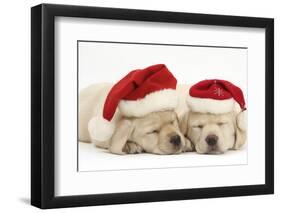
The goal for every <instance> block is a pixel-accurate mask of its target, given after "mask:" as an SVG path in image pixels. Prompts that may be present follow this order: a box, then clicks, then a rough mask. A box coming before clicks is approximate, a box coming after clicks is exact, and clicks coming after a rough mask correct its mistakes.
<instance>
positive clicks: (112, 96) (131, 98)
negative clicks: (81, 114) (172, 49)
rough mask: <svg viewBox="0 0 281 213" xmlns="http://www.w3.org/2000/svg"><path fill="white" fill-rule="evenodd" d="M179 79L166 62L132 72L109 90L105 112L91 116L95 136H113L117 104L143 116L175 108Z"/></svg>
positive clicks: (126, 111)
mask: <svg viewBox="0 0 281 213" xmlns="http://www.w3.org/2000/svg"><path fill="white" fill-rule="evenodd" d="M176 85H177V80H176V78H175V77H174V76H173V74H172V73H171V72H170V71H169V70H168V68H167V67H166V66H165V65H164V64H156V65H153V66H150V67H147V68H145V69H137V70H133V71H131V72H129V73H128V74H127V75H126V76H125V77H124V78H122V79H121V80H120V81H118V82H117V83H116V84H115V85H114V86H113V87H112V88H111V90H110V92H109V93H108V95H107V98H106V100H105V103H104V107H103V115H102V116H97V117H94V118H93V119H92V121H91V122H92V124H93V125H94V126H93V132H92V137H93V138H94V139H95V140H98V141H105V140H108V139H110V138H111V136H112V134H113V133H114V130H115V125H114V123H113V122H111V119H112V118H113V116H114V114H115V111H116V109H117V107H118V109H119V110H120V112H121V114H122V115H123V116H126V117H142V116H144V115H147V114H149V113H151V112H155V111H163V110H170V109H174V108H175V107H176V106H177V104H178V98H177V94H176V91H175V89H176Z"/></svg>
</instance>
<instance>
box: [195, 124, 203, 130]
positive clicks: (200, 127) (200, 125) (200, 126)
mask: <svg viewBox="0 0 281 213" xmlns="http://www.w3.org/2000/svg"><path fill="white" fill-rule="evenodd" d="M203 127H204V126H203V125H202V124H199V125H194V126H192V128H194V129H202V128H203Z"/></svg>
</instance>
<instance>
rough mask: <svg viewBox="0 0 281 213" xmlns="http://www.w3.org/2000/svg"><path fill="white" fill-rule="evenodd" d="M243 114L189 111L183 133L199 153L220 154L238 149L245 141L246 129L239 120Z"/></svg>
mask: <svg viewBox="0 0 281 213" xmlns="http://www.w3.org/2000/svg"><path fill="white" fill-rule="evenodd" d="M243 115H244V114H243V112H241V113H239V114H235V113H234V112H229V113H225V114H210V113H197V112H189V115H188V118H187V120H186V122H187V125H186V127H187V128H186V130H185V134H186V136H187V137H188V138H189V139H190V140H191V142H192V143H193V144H194V146H195V150H196V151H197V152H198V153H201V154H220V153H224V152H226V151H227V150H229V149H239V148H240V147H241V146H242V145H243V144H244V143H245V141H246V129H245V127H242V123H243V122H242V121H241V120H242V119H245V118H242V116H243Z"/></svg>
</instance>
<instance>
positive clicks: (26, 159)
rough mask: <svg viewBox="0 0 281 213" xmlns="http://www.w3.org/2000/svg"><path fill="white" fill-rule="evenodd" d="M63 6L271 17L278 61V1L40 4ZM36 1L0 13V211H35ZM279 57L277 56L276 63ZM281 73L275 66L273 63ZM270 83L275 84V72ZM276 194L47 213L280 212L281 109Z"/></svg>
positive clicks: (127, 0)
mask: <svg viewBox="0 0 281 213" xmlns="http://www.w3.org/2000/svg"><path fill="white" fill-rule="evenodd" d="M45 2H52V3H63V4H66V3H68V4H83V5H96V6H108V7H127V8H141V9H155V10H173V11H185V12H197V13H198V12H201V13H213V14H215V13H217V14H231V15H245V16H266V17H275V18H276V19H275V37H276V39H275V54H276V56H280V53H281V46H280V39H279V38H280V36H281V35H280V33H281V25H280V18H281V14H280V5H279V1H271V0H268V1H263V2H258V1H243V0H236V1H223V0H213V1H200V0H197V1H192V2H191V1H189V2H187V1H177V0H174V1H166V2H163V1H161V0H159V1H130V0H124V1H122V2H121V1H120V2H117V1H114V0H108V1H90V0H88V1H85V0H80V1H74V0H69V1H66V0H61V1H47V0H46V1H45ZM39 3H41V2H40V1H34V0H31V1H28V2H27V1H5V2H3V3H2V5H1V8H2V12H1V19H0V20H1V27H2V28H1V35H0V36H1V44H2V45H1V50H0V51H1V64H0V65H1V74H2V75H1V78H0V79H1V80H0V81H1V83H0V88H1V95H2V103H1V115H0V117H1V129H2V131H1V133H2V134H1V136H2V140H1V144H2V149H1V151H0V152H1V154H0V160H1V161H0V162H1V179H0V180H1V182H0V189H1V195H0V198H1V206H0V209H1V212H13V211H20V212H39V210H38V209H36V208H34V207H31V206H29V205H28V202H29V195H30V193H29V190H30V7H31V6H33V5H36V4H39ZM277 58H278V57H276V59H277ZM275 64H276V66H275V69H276V70H280V68H281V66H280V62H279V60H276V62H275ZM275 79H276V80H275V82H280V80H281V76H280V72H276V75H275ZM275 91H276V92H275V97H276V98H275V103H276V104H275V108H276V109H280V108H281V102H280V97H281V94H280V91H281V86H280V85H277V84H276V87H275ZM275 118H276V119H275V129H276V136H275V141H276V143H275V150H276V151H275V154H276V158H275V162H276V166H275V168H276V176H275V178H276V182H275V186H276V187H275V192H276V193H275V195H264V196H251V197H236V198H220V199H204V200H192V201H174V202H161V203H149V204H130V205H115V206H102V207H85V208H78V209H77V208H72V209H58V210H51V212H76V211H77V212H78V211H79V212H93V211H98V212H116V211H122V212H132V211H134V212H136V211H137V212H145V211H151V209H153V210H154V211H162V212H170V211H174V210H176V211H179V212H187V211H188V212H226V211H227V212H235V213H237V212H245V211H251V212H265V211H268V212H269V211H274V210H275V212H277V211H276V209H279V210H280V199H281V196H280V193H281V185H280V184H281V181H280V180H281V172H280V162H281V157H280V156H281V151H280V148H281V146H280V143H279V142H280V139H281V137H280V136H281V135H280V131H277V130H278V129H279V128H280V124H281V123H280V110H276V113H275Z"/></svg>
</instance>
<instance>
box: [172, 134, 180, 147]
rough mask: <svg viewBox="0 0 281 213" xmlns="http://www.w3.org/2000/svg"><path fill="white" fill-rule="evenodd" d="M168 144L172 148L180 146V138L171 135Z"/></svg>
mask: <svg viewBox="0 0 281 213" xmlns="http://www.w3.org/2000/svg"><path fill="white" fill-rule="evenodd" d="M170 143H171V144H173V145H174V146H179V145H181V138H180V136H179V135H173V136H172V137H171V139H170Z"/></svg>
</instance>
